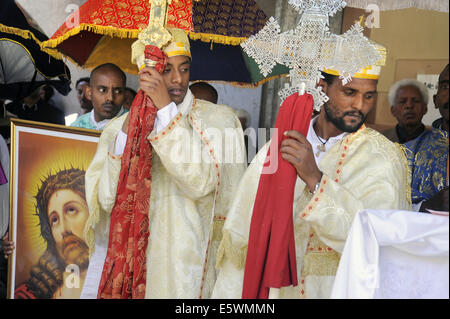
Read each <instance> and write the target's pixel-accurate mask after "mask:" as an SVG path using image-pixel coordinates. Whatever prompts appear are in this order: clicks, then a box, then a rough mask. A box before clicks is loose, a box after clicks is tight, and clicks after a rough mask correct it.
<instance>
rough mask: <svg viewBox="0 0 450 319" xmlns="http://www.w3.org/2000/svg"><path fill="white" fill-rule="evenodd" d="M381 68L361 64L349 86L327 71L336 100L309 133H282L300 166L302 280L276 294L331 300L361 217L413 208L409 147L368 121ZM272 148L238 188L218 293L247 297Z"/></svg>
mask: <svg viewBox="0 0 450 319" xmlns="http://www.w3.org/2000/svg"><path fill="white" fill-rule="evenodd" d="M379 71H380V67H379V66H377V65H374V66H372V67H370V68H367V69H364V70H361V71H360V72H359V73H356V74H354V75H352V81H350V82H349V83H347V84H346V85H344V84H343V83H342V81H341V80H340V79H339V77H338V76H339V73H337V72H336V71H333V70H329V69H325V72H323V74H322V75H323V76H324V78H323V79H321V80H320V81H319V83H318V85H320V86H321V87H322V90H323V92H324V93H325V94H326V95H327V96H328V97H329V101H328V102H326V103H325V104H324V105H323V106H322V108H321V112H320V113H319V115H318V116H316V117H314V118H313V119H312V120H311V124H310V126H309V131H308V133H307V136H303V135H302V134H300V133H299V132H297V131H286V132H279V133H278V134H284V135H285V136H287V137H288V138H287V139H285V140H283V141H282V143H281V149H280V152H281V157H282V159H284V160H286V161H288V162H289V163H291V164H292V165H293V166H294V167H295V169H296V172H297V180H296V184H295V192H294V202H293V214H294V216H293V222H294V238H295V252H296V264H297V278H298V285H297V286H288V287H282V288H281V289H280V290H279V291H278V293H277V294H278V296H279V297H281V298H329V297H330V295H331V290H332V287H333V283H334V278H335V274H336V270H337V267H338V264H339V260H340V254H341V252H342V250H343V248H344V243H345V241H346V238H347V235H348V232H349V229H350V227H351V225H352V221H353V218H354V215H355V214H356V213H357V212H358V211H360V210H363V209H369V208H370V209H404V210H409V209H410V207H411V200H410V196H409V191H410V188H409V184H408V174H407V163H406V157H405V156H404V153H403V151H402V150H401V149H400V147H399V146H398V145H395V144H394V143H392V142H390V141H389V140H388V139H386V138H385V137H384V136H383V135H381V134H379V133H378V132H376V131H374V130H372V129H370V128H368V127H366V126H365V125H364V121H365V120H366V117H367V114H368V113H369V112H370V110H371V109H372V108H373V107H374V105H375V104H376V99H377V80H378V76H379ZM268 146H269V144H267V145H266V147H264V148H263V149H261V150H260V151H259V153H258V154H257V156H256V158H255V159H254V160H253V161H252V164H251V165H250V166H249V168H248V170H247V171H246V173H245V174H244V177H243V178H242V180H241V183H240V185H239V187H238V189H237V191H236V193H235V194H236V198H235V200H234V202H233V203H232V206H231V211H230V212H229V214H228V217H227V221H226V223H225V225H224V228H223V233H224V234H223V240H222V242H221V244H220V246H219V254H218V256H217V263H218V266H219V267H220V270H219V274H218V277H217V281H216V285H215V287H214V290H213V294H212V297H213V298H241V297H244V298H245V295H244V294H243V291H245V289H246V287H245V284H244V283H245V280H244V274H245V273H246V272H247V270H246V269H245V268H246V267H245V266H246V257H247V258H248V255H247V248H248V247H250V242H249V233H250V232H249V229H250V221H251V220H252V209H253V206H254V202H255V197H256V194H257V192H258V181H259V180H260V177H261V176H262V175H261V172H262V166H263V163H264V159H265V158H266V155H267V151H268ZM277 294H275V295H277ZM271 296H273V295H271V294H269V297H271Z"/></svg>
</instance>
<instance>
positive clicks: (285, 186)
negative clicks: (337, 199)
mask: <svg viewBox="0 0 450 319" xmlns="http://www.w3.org/2000/svg"><path fill="white" fill-rule="evenodd" d="M312 111H313V98H312V96H311V95H309V94H304V95H301V96H299V95H298V94H297V93H296V94H293V95H291V96H290V97H288V98H287V99H286V100H285V101H284V103H283V104H282V106H281V108H280V111H279V112H278V116H277V120H276V123H275V128H277V129H278V139H275V138H273V139H272V142H271V144H270V147H269V153H268V155H267V161H266V164H265V166H267V165H273V163H270V161H269V160H270V158H271V157H270V152H273V151H274V150H276V151H277V152H278V156H277V157H276V160H278V169H277V171H276V172H275V173H274V174H261V177H260V180H259V186H258V192H257V194H256V199H255V204H254V206H253V215H252V220H251V225H250V235H249V241H248V250H247V260H246V265H245V272H244V287H243V291H242V298H244V299H256V298H261V299H267V298H268V295H269V288H281V287H286V286H290V285H294V286H296V285H297V283H298V280H297V264H296V260H295V241H294V227H293V217H292V205H293V201H294V187H295V182H296V180H297V172H296V170H295V168H294V166H293V165H292V164H290V163H289V162H287V161H286V160H284V159H283V158H282V157H281V152H280V148H281V142H282V141H283V140H284V139H285V138H286V137H285V136H284V135H283V133H284V132H285V131H289V130H296V131H299V132H300V133H301V134H303V135H304V136H307V133H308V129H309V124H310V122H311V116H312Z"/></svg>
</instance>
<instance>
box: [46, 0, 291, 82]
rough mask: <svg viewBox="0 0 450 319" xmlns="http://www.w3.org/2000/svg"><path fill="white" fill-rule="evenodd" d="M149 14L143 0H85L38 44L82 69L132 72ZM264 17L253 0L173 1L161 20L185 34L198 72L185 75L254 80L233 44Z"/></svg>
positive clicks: (249, 66) (257, 76)
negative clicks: (134, 51) (133, 51)
mask: <svg viewBox="0 0 450 319" xmlns="http://www.w3.org/2000/svg"><path fill="white" fill-rule="evenodd" d="M149 13H150V4H149V0H104V1H101V0H88V1H87V2H86V3H85V4H84V5H82V6H81V7H80V8H79V10H78V11H77V12H75V13H73V14H72V15H71V16H70V17H69V18H68V19H67V20H66V22H65V23H64V24H63V25H61V27H60V28H59V29H58V30H57V31H56V32H55V34H53V36H52V37H51V38H50V40H48V41H45V42H44V43H42V48H43V50H44V51H46V52H48V53H49V54H51V55H53V56H54V57H57V58H59V59H62V58H63V56H64V57H67V58H68V59H69V60H71V61H72V62H74V63H75V64H77V65H79V66H82V67H84V68H87V69H92V68H94V67H96V66H97V65H99V64H101V63H105V62H111V63H114V64H116V65H118V66H120V67H121V68H122V69H123V70H124V71H126V72H128V73H134V74H136V73H137V68H136V66H135V65H134V64H132V63H131V58H130V56H131V44H132V43H133V42H134V41H135V40H136V38H137V37H138V34H139V32H140V30H141V29H143V28H144V27H146V25H147V23H148V19H149ZM267 20H268V17H267V16H266V15H265V13H264V12H263V11H262V10H261V9H260V8H259V7H258V6H257V4H256V3H255V1H254V0H178V1H176V0H173V1H172V3H171V4H170V6H169V17H168V20H167V25H168V26H170V27H177V28H181V29H184V30H186V32H188V34H189V37H190V39H191V46H192V50H193V51H192V54H193V64H194V65H195V67H194V65H193V67H192V69H193V70H197V71H198V73H197V74H195V73H194V74H191V80H194V81H195V80H206V81H209V80H215V81H231V82H245V83H255V82H259V81H260V80H261V79H263V78H264V77H263V76H261V75H260V74H259V72H258V70H257V66H256V65H255V64H254V63H253V64H252V61H248V57H246V56H245V54H244V55H243V54H242V50H241V49H240V47H239V44H240V43H242V42H243V41H245V40H246V39H247V38H248V37H249V36H251V35H252V34H255V33H257V32H258V31H259V30H261V29H262V28H263V27H264V25H265V23H266V21H267ZM77 22H78V23H77ZM197 42H198V43H197ZM230 46H235V47H234V48H230ZM197 50H198V52H197ZM231 51H232V52H231ZM231 56H233V59H234V61H231V58H230V57H231ZM223 58H225V60H224V59H223ZM200 61H201V65H199V64H200ZM209 61H210V62H209ZM217 61H221V62H222V64H223V63H224V64H225V65H227V68H226V69H225V67H223V66H221V65H220V64H221V63H217ZM197 63H199V64H197ZM236 70H238V71H236ZM197 71H196V72H197ZM283 71H285V70H283Z"/></svg>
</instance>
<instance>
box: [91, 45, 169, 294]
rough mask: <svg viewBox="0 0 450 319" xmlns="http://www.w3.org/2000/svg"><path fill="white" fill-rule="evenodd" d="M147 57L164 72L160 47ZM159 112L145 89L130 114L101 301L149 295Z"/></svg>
mask: <svg viewBox="0 0 450 319" xmlns="http://www.w3.org/2000/svg"><path fill="white" fill-rule="evenodd" d="M145 56H146V58H147V59H152V60H153V61H157V65H156V67H155V68H156V70H157V71H158V72H160V73H162V71H163V70H164V68H165V66H166V65H167V61H168V57H167V55H166V54H165V53H164V52H162V51H161V50H160V49H158V48H157V47H155V46H147V47H146V49H145ZM156 112H157V108H156V107H155V106H154V104H153V102H152V100H151V99H150V97H148V96H147V95H146V94H145V93H144V92H143V91H142V90H139V92H138V94H137V95H136V98H135V99H134V101H133V103H132V105H131V112H130V114H129V117H130V121H129V125H128V139H127V144H126V146H125V151H124V153H123V156H122V163H121V169H120V176H119V182H118V186H117V196H116V202H115V204H114V208H113V210H112V212H111V225H110V230H109V243H108V251H107V255H106V260H105V265H104V267H103V272H102V278H101V281H100V286H99V290H98V296H97V297H98V298H102V299H103V298H104V299H130V298H132V299H143V298H144V297H145V285H146V272H147V267H146V262H147V258H146V250H147V245H148V238H149V235H150V233H149V220H148V211H149V205H150V193H151V184H152V175H151V172H152V171H151V169H152V147H151V144H150V142H149V141H148V140H147V136H148V135H149V134H150V133H151V132H152V130H153V126H154V122H155V119H156Z"/></svg>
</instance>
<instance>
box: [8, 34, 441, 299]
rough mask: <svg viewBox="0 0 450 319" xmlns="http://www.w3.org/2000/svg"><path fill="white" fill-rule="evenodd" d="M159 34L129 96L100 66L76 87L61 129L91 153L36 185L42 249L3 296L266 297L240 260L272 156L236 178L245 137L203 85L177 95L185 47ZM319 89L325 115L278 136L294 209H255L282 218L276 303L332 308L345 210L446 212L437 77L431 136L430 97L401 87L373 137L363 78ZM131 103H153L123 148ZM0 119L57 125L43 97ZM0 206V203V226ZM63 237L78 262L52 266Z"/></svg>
mask: <svg viewBox="0 0 450 319" xmlns="http://www.w3.org/2000/svg"><path fill="white" fill-rule="evenodd" d="M171 33H172V35H173V38H174V40H173V42H172V43H171V44H170V45H168V46H167V47H166V48H164V53H165V54H167V57H168V60H167V65H166V66H165V68H164V71H163V72H162V73H159V72H158V71H156V69H155V68H152V67H144V68H143V69H141V70H140V72H139V92H135V91H134V90H132V89H130V88H127V87H126V74H125V73H124V72H123V71H122V70H121V69H120V68H119V67H118V66H116V65H114V64H110V63H107V64H103V65H100V66H98V67H96V68H95V69H94V70H92V72H91V74H90V76H89V78H82V79H79V80H78V81H77V82H76V90H77V96H78V101H79V103H80V116H79V117H78V118H77V119H76V120H75V121H74V122H73V123H72V124H71V125H72V126H73V127H82V128H87V129H94V130H99V131H102V135H101V137H100V141H99V144H98V148H97V153H96V155H95V157H94V159H93V160H92V163H91V164H90V166H89V168H88V169H87V171H86V174H85V175H83V174H81V175H80V172H79V171H76V170H74V171H71V170H67V171H63V172H61V173H60V174H57V175H54V176H49V177H48V180H46V181H43V183H42V187H41V189H40V190H39V194H37V195H36V198H37V201H38V202H37V205H36V207H37V209H38V212H37V213H38V214H39V217H40V227H41V228H42V229H43V231H42V233H43V234H46V235H45V236H46V237H45V240H46V242H47V250H46V251H45V253H44V255H43V256H42V257H41V258H40V260H39V262H38V264H37V265H36V266H34V267H33V268H32V270H31V273H30V279H29V280H27V281H26V282H24V283H22V284H21V285H20V286H18V287H16V293H15V296H16V297H18V298H58V296H66V297H67V296H69V297H72V298H73V297H81V298H107V299H109V298H189V299H191V298H241V297H244V298H256V297H267V294H268V291H264V290H262V289H261V288H260V287H259V286H258V285H256V286H255V284H254V283H253V285H252V283H251V282H250V281H251V280H250V279H249V278H251V276H252V275H253V274H255V275H256V274H257V272H258V271H257V269H258V267H259V266H258V264H256V263H255V264H252V262H253V260H252V259H249V256H251V255H252V254H255V251H256V250H255V249H258V247H255V246H257V244H255V243H258V242H259V241H258V238H257V237H256V235H255V230H254V228H253V227H254V225H255V224H254V223H253V218H252V217H255V216H256V215H255V213H254V207H255V206H256V203H260V201H261V200H263V199H261V197H263V196H261V193H260V191H261V189H262V186H261V185H264V182H261V181H264V179H263V178H262V176H263V175H264V174H263V173H262V172H263V166H264V163H266V161H265V159H266V157H268V156H269V155H270V154H268V150H269V146H270V145H271V144H270V142H268V143H267V144H266V146H264V147H263V148H262V149H261V150H259V152H258V154H257V156H256V158H255V159H254V160H253V161H252V163H251V164H250V165H249V166H248V167H247V160H246V155H245V154H246V142H245V140H244V133H243V129H244V130H245V127H246V126H247V125H248V124H249V123H248V122H249V117H248V113H247V114H245V113H242V112H241V113H242V114H237V113H236V112H235V111H233V110H232V109H231V108H229V107H227V106H225V105H218V104H217V101H218V95H217V92H216V91H215V90H214V88H213V87H212V86H210V85H208V84H207V83H196V84H192V85H191V86H189V74H190V61H191V58H192V57H191V53H190V48H189V40H188V39H187V36H186V34H185V33H184V32H183V31H181V32H180V30H176V29H172V30H171ZM322 75H323V79H321V80H320V83H319V85H320V86H321V87H322V90H323V92H324V93H325V94H326V95H327V96H328V97H329V101H328V102H326V103H325V104H324V105H323V106H322V109H321V111H320V113H319V114H318V115H315V116H314V117H313V118H312V119H309V118H308V123H310V125H309V130H308V132H307V134H306V135H303V134H301V133H299V132H298V131H295V130H288V131H286V132H282V133H283V136H284V138H283V140H282V142H281V144H280V154H281V155H280V156H281V157H280V158H281V159H282V160H283V161H286V162H287V163H288V164H289V165H290V167H293V168H294V169H295V193H294V202H293V203H291V204H289V203H287V204H286V203H280V202H278V201H277V198H273V197H271V199H269V200H272V201H275V207H277V208H278V207H280V209H282V208H283V207H284V206H286V205H288V206H289V205H290V206H289V207H286V209H292V211H293V224H294V237H295V244H294V245H295V247H293V249H294V250H295V251H296V252H297V260H296V262H297V266H298V267H297V269H298V271H299V273H298V277H299V280H298V282H299V284H298V285H297V286H295V287H294V286H291V287H287V288H283V289H281V293H280V297H285V298H328V297H329V296H330V293H331V287H332V285H333V281H334V276H335V273H336V269H337V266H338V263H339V258H340V253H341V252H342V250H343V246H344V244H345V240H346V237H347V234H348V231H349V229H350V227H351V224H352V220H353V216H354V215H355V214H356V213H357V212H358V211H360V210H362V209H367V208H370V209H397V210H409V211H417V212H424V213H428V212H429V210H435V211H448V210H449V207H448V131H449V118H448V116H449V114H448V101H449V99H448V94H449V66H448V65H447V66H446V67H445V68H444V69H443V71H442V73H441V74H440V77H439V83H438V91H437V94H436V95H434V96H433V100H434V104H435V107H436V108H437V109H439V111H440V114H441V116H442V117H441V118H439V119H437V120H436V121H435V122H434V123H433V125H432V127H427V126H426V125H424V124H423V123H422V118H423V116H424V114H425V113H426V112H427V104H428V99H429V98H430V97H429V96H428V90H427V88H426V87H425V86H424V85H423V84H422V83H420V82H418V81H416V80H412V79H405V80H402V81H399V82H397V83H395V84H394V85H392V88H391V90H390V92H389V103H390V107H391V112H392V115H393V116H394V117H395V118H396V119H397V121H398V124H397V125H396V126H395V127H394V128H392V129H390V130H389V131H386V132H382V134H381V133H379V132H377V131H375V130H373V129H370V128H368V127H367V126H365V125H364V124H365V120H366V118H367V115H368V113H369V112H370V111H371V110H372V109H373V108H374V106H375V104H376V100H377V83H378V81H377V79H376V78H374V77H373V76H371V77H365V76H355V77H354V78H353V79H352V81H351V82H349V83H348V84H346V85H344V84H343V83H342V81H341V80H340V79H339V76H336V75H332V74H330V73H326V72H323V74H322ZM143 96H148V97H150V98H151V101H152V104H150V105H148V106H146V107H148V113H145V114H146V115H145V119H146V120H147V121H148V122H146V123H144V125H143V128H142V130H144V131H143V132H147V133H146V135H145V136H141V135H140V134H137V133H136V131H137V129H138V127H139V123H140V120H139V118H138V115H136V114H137V112H133V108H134V107H136V106H133V108H132V107H131V105H132V103H133V101H134V103H138V102H141V103H144V102H145V101H146V100H145V99H143V98H142V97H143ZM301 99H302V97H298V96H297V97H296V98H295V100H292V103H303V102H302V101H303V100H301ZM142 101H144V102H142ZM289 101H291V100H289ZM145 103H146V102H145ZM288 103H290V102H288ZM137 107H139V105H137ZM5 108H6V110H7V111H8V112H9V113H11V114H14V115H15V116H17V117H19V118H23V119H30V120H34V121H43V122H49V123H56V124H64V114H61V111H60V110H59V109H58V108H56V107H55V106H54V105H52V104H51V88H50V89H49V88H48V87H41V88H39V89H38V90H36V91H35V92H33V94H32V95H31V96H28V97H26V98H24V99H23V100H21V101H14V102H12V103H10V104H8V105H6V106H5ZM210 128H214V129H215V131H216V132H219V133H221V134H223V135H222V136H226V135H227V134H226V133H228V132H229V129H233V130H232V132H234V133H233V136H232V138H233V140H232V143H224V142H223V141H222V140H221V139H220V138H215V137H214V135H212V134H210V133H209V131H208V130H209V129H210ZM180 132H181V134H180ZM0 142H1V143H0V146H1V147H2V148H1V152H2V154H1V155H2V162H1V164H2V166H1V167H2V168H3V171H5V172H8V171H9V163H8V162H7V159H4V156H3V155H4V153H6V151H5V147H4V145H3V144H4V143H3V139H0ZM196 145H197V146H198V145H200V146H201V147H199V148H198V149H196V147H195V146H196ZM136 149H139V152H138V151H136ZM193 150H194V151H193ZM224 150H225V151H224ZM174 152H176V153H175V154H176V156H175V158H174V156H173V154H174ZM196 152H197V153H196ZM224 153H232V154H233V156H232V160H231V161H224V160H223V158H224V157H225V155H227V154H224ZM269 153H270V152H269ZM192 156H199V158H201V159H207V160H201V161H196V160H193V158H192ZM180 158H182V159H188V160H184V161H178V159H180ZM239 159H240V160H239ZM242 159H243V160H242ZM8 179H9V176H8V174H5V180H8ZM59 179H61V180H62V181H61V182H55V180H59ZM71 179H74V180H75V179H76V180H77V183H76V185H77V186H76V187H75V188H74V189H72V188H70V189H72V193H70V194H65V196H66V197H70V198H72V202H74V201H75V202H77V203H79V204H78V205H79V207H80V208H79V209H77V210H76V211H77V214H80V216H81V215H82V216H83V218H81V217H80V220H81V226H80V225H79V224H78V226H76V225H74V224H73V223H72V224H71V223H69V222H65V223H64V225H63V223H62V221H63V220H65V218H70V216H68V217H65V215H64V213H63V212H62V211H63V210H61V209H59V207H63V206H64V203H65V202H64V201H63V199H61V198H64V196H63V195H62V193H61V192H63V191H64V190H66V191H68V187H67V186H66V185H67V184H68V183H70V184H71V185H72V184H73V183H71ZM56 185H59V186H56ZM72 186H73V185H72ZM72 186H71V187H72ZM0 187H1V186H0ZM58 194H59V195H58ZM2 196H3V195H2ZM58 198H59V201H60V202H58ZM73 198H75V199H73ZM8 199H9V196H7V197H5V199H3V200H2V203H0V208H1V209H2V210H3V211H5V210H6V209H8V208H7V207H6V206H5V205H6V204H5V203H6V202H7V201H8ZM2 205H3V206H2ZM58 205H59V206H58ZM52 207H53V208H52ZM8 211H9V209H8ZM72 212H73V211H72ZM2 223H3V224H2V225H0V226H2V227H1V228H0V230H1V231H2V233H1V234H0V235H1V236H2V238H3V240H2V252H1V253H0V255H1V256H2V257H1V258H2V259H1V261H0V271H1V274H0V289H1V290H2V296H3V297H4V296H5V291H4V290H5V286H2V285H4V284H5V279H6V276H5V271H6V268H7V267H6V259H5V258H4V256H6V257H8V256H9V255H11V254H12V252H13V251H14V249H15V245H14V242H13V241H11V240H10V239H9V237H8V232H7V219H2ZM5 224H6V227H5ZM70 236H72V237H70ZM66 237H69V239H70V238H71V239H72V240H73V241H75V239H73V238H76V241H77V243H78V244H77V245H76V246H77V247H78V250H76V253H68V252H66V251H65V246H64V245H63V244H62V242H64V240H65V238H66ZM69 239H67V240H69ZM55 256H56V257H55ZM246 258H247V260H246ZM294 262H295V261H294ZM72 263H76V264H79V263H81V264H82V265H83V267H81V276H82V282H83V283H84V286H83V289H80V290H79V291H78V290H77V292H76V293H75V294H73V293H70V292H67V294H66V295H65V294H64V291H65V290H67V289H65V288H64V285H63V283H64V279H63V276H64V274H63V273H64V269H65V266H67V265H68V264H72ZM42 274H45V276H43V275H42ZM47 282H51V283H52V284H51V285H49V284H48V283H47ZM249 282H250V283H249ZM69 290H70V289H69Z"/></svg>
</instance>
